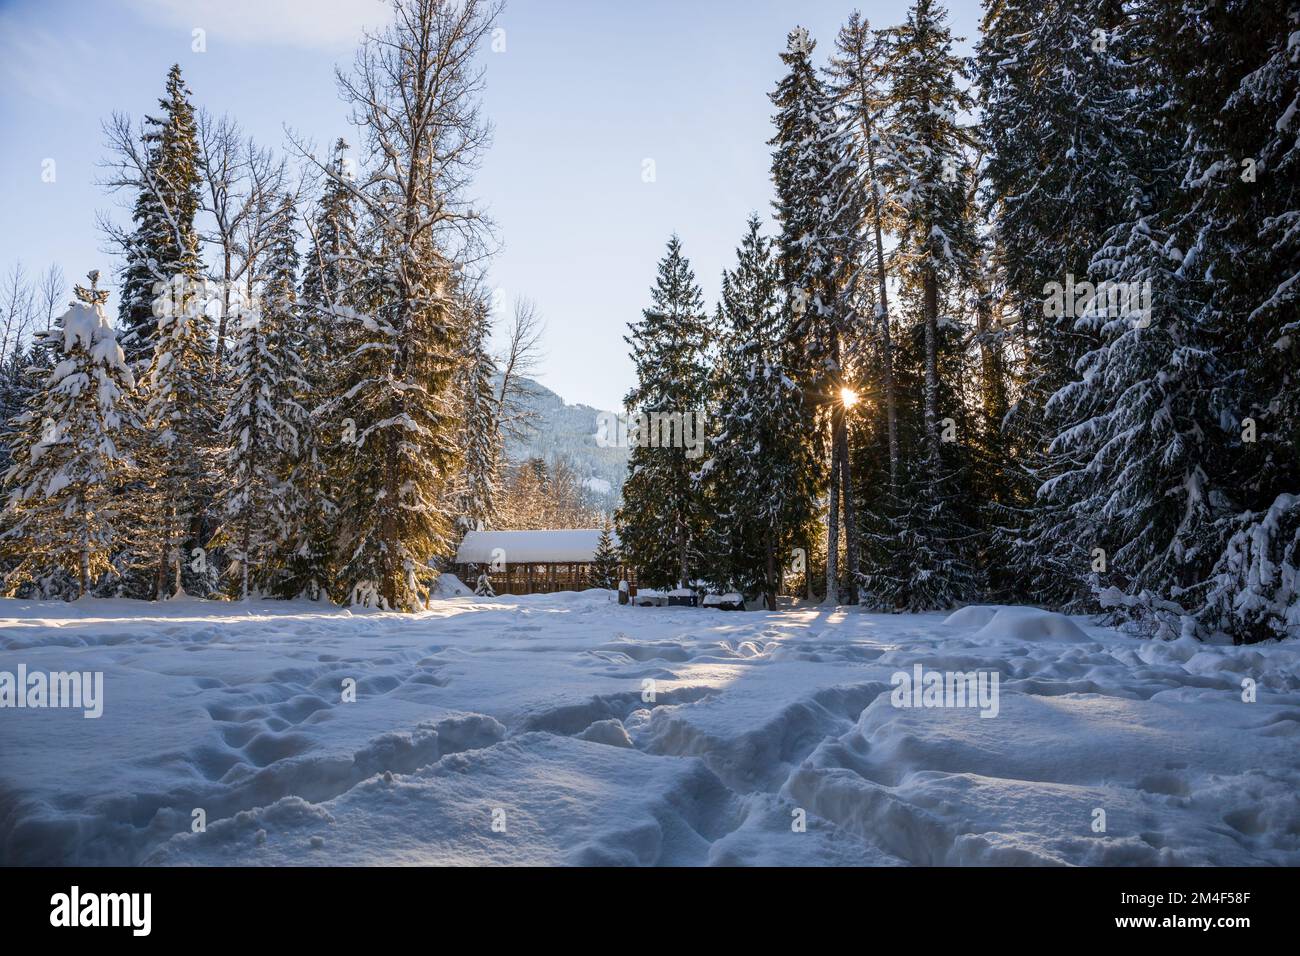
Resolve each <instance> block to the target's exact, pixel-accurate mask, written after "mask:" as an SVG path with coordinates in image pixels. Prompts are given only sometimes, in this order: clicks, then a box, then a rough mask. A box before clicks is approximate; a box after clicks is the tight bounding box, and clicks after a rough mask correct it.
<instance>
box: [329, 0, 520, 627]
mask: <svg viewBox="0 0 1300 956" xmlns="http://www.w3.org/2000/svg"><path fill="white" fill-rule="evenodd" d="M393 8H394V14H395V16H394V18H393V23H392V25H390V26H389V27H387V28H386V29H384V30H383V31H381V32H380V33H378V34H370V35H367V37H366V39H365V41H364V42H363V44H362V47H361V50H360V51H359V53H358V56H357V62H356V68H355V70H354V71H353V72H352V73H351V74H340V76H339V81H340V86H341V88H342V90H343V92H344V96H345V98H346V99H347V100H348V102H349V103H350V104H351V106H352V108H353V113H354V116H355V118H356V119H357V120H358V121H359V123H360V125H362V126H363V128H364V129H365V132H366V137H367V160H368V162H367V163H364V164H363V166H366V167H367V168H368V169H369V176H368V178H367V179H366V180H365V181H364V182H361V183H359V184H357V186H356V188H355V190H354V192H355V194H356V195H358V196H360V197H361V198H362V199H363V201H364V202H365V203H366V206H367V209H368V212H369V214H370V218H371V221H372V223H373V228H374V232H375V240H376V241H375V242H374V243H373V245H372V246H371V248H370V249H369V250H368V253H369V257H370V262H369V263H368V264H367V266H368V268H367V272H368V275H367V278H366V281H367V282H368V283H369V286H370V294H369V299H368V301H366V302H364V303H363V304H362V308H363V311H360V312H358V313H357V314H356V315H355V316H354V318H353V319H351V320H350V321H349V326H350V328H349V330H348V332H347V333H346V337H347V339H348V354H347V356H346V358H345V361H346V362H347V363H348V377H347V378H346V379H345V380H344V381H342V382H340V386H341V391H340V396H339V399H338V401H337V402H336V403H335V404H334V406H333V407H334V408H335V409H337V411H338V413H339V415H340V417H341V418H345V419H350V420H351V428H352V430H353V432H354V436H355V437H354V440H353V441H352V442H351V444H350V446H349V453H348V454H347V455H346V456H345V460H344V462H343V463H342V466H341V470H342V471H343V475H342V481H341V487H340V492H339V509H340V511H339V521H338V530H339V535H338V539H337V545H336V562H335V566H336V568H337V574H336V580H337V585H336V590H337V591H338V593H339V594H340V595H346V597H347V599H348V600H350V601H352V602H353V603H372V604H378V605H380V606H383V607H387V608H391V609H395V610H412V609H416V608H420V607H423V605H424V602H425V600H426V598H427V594H428V586H429V584H430V582H431V580H432V577H433V571H432V570H431V567H430V561H431V560H432V559H435V558H439V557H443V556H446V555H447V554H449V553H450V551H451V549H452V547H453V544H454V537H453V527H452V525H453V515H452V513H451V510H452V509H451V503H450V502H451V490H452V489H453V487H454V483H455V481H456V478H457V476H458V475H459V474H460V463H459V449H458V447H457V440H456V432H457V422H456V406H455V402H456V397H457V396H456V389H455V385H456V375H457V370H458V367H459V358H460V356H459V353H458V349H457V346H458V344H459V342H458V338H457V335H456V326H455V318H456V309H455V300H454V295H455V286H454V281H453V276H454V274H455V273H456V272H457V271H458V263H457V262H456V261H454V260H455V259H457V258H458V257H459V258H460V259H461V260H462V261H463V259H464V258H468V257H470V256H475V255H477V252H478V248H479V246H478V245H477V244H476V243H477V240H478V238H479V237H480V236H481V233H482V229H483V219H482V216H481V214H480V213H479V211H478V210H476V209H475V208H474V206H473V205H472V204H471V203H470V201H469V199H468V197H467V196H466V194H465V193H466V188H467V185H468V182H469V178H470V176H471V174H472V172H473V170H474V168H475V165H476V162H477V157H478V156H479V154H480V152H481V149H482V147H483V145H484V143H485V142H486V140H487V129H486V128H485V126H484V123H483V121H482V119H481V116H480V113H479V104H478V97H479V93H480V91H481V89H482V83H483V73H482V68H481V66H480V65H479V64H478V61H477V60H476V57H475V52H476V51H477V50H479V49H481V48H482V41H483V39H484V38H485V37H487V36H488V35H489V34H490V32H491V30H492V28H493V23H494V21H495V17H496V13H497V8H496V7H495V6H493V5H492V4H490V3H485V2H482V0H464V2H461V3H458V4H444V3H433V2H429V0H393Z"/></svg>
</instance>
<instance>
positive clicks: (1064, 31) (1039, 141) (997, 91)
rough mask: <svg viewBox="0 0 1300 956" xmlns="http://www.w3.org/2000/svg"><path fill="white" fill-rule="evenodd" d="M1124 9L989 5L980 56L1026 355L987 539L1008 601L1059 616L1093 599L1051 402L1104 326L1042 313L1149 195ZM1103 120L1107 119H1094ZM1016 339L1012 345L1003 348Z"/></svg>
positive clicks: (1008, 321)
mask: <svg viewBox="0 0 1300 956" xmlns="http://www.w3.org/2000/svg"><path fill="white" fill-rule="evenodd" d="M1127 19H1128V17H1127V13H1126V11H1125V9H1124V5H1123V4H1122V3H1121V2H1119V0H1063V2H1061V3H1058V4H1054V5H1051V6H1048V5H1044V4H1041V3H1031V2H1025V0H1005V2H1001V3H997V4H989V5H988V7H987V10H986V13H985V16H984V20H983V23H982V35H981V38H980V41H979V43H978V44H977V47H976V50H977V53H976V56H975V58H974V60H973V64H972V65H973V73H974V78H975V80H976V83H977V89H978V93H979V101H980V107H981V110H982V115H983V119H982V124H981V127H980V130H981V140H982V147H983V150H984V153H985V156H986V160H985V163H984V165H983V168H982V169H981V176H982V183H983V204H984V212H985V215H987V216H988V217H989V218H990V219H991V220H992V222H993V233H992V242H993V243H994V245H995V256H996V259H997V261H998V263H999V266H1000V269H1001V273H1002V274H1001V277H1000V280H1001V283H1002V285H1003V287H1004V291H1003V293H1002V298H1003V301H1002V302H1001V304H1000V311H1001V313H1002V314H1001V321H1000V324H1003V325H1005V326H1007V327H1009V328H1011V329H1014V332H1015V334H1014V336H1013V337H1012V338H1010V340H1009V341H1010V342H1011V343H1013V344H1015V345H1016V346H1017V347H1018V348H1019V351H1020V352H1022V353H1023V355H1024V361H1023V363H1022V366H1021V367H1020V368H1019V369H1018V371H1017V378H1018V387H1017V389H1016V392H1015V395H1014V396H1013V397H1009V398H1008V414H1007V415H1005V416H1004V421H1003V423H1002V425H1003V435H1002V436H1001V441H1000V442H999V445H1000V447H1002V448H1004V449H1006V450H1007V452H1008V455H1009V458H1008V459H1007V460H1006V461H1005V464H1004V466H1003V473H1004V480H1003V485H1004V489H1005V499H1004V501H1003V502H1001V503H1000V504H1001V507H999V508H996V509H994V512H993V514H994V517H995V518H996V520H997V525H998V528H997V530H995V532H994V534H993V541H992V542H991V544H992V547H993V548H994V550H995V552H996V553H998V554H1000V555H1004V556H1005V557H1006V559H1007V560H1008V561H1009V562H1010V567H1009V569H1008V573H1007V574H1006V575H1004V580H1010V581H1016V582H1019V585H1018V586H1017V587H1016V588H1015V589H1014V590H1013V592H1012V594H1011V595H1010V596H1012V597H1019V598H1021V599H1029V600H1032V601H1036V602H1041V603H1045V604H1048V605H1052V606H1067V607H1079V606H1081V602H1086V600H1087V595H1088V591H1089V589H1088V586H1087V582H1086V575H1087V573H1088V569H1089V567H1090V557H1089V550H1090V547H1085V544H1086V543H1087V542H1088V541H1090V540H1091V535H1090V534H1088V533H1085V534H1082V535H1081V534H1078V533H1076V532H1075V531H1072V532H1068V533H1062V532H1063V529H1064V526H1065V525H1066V524H1067V523H1068V522H1069V521H1070V516H1069V515H1067V514H1066V513H1065V509H1064V505H1063V504H1062V502H1060V501H1059V500H1056V499H1053V498H1052V497H1051V496H1038V495H1037V494H1036V492H1037V490H1038V488H1039V487H1040V486H1041V485H1043V484H1044V483H1045V482H1048V481H1050V480H1051V479H1053V478H1054V477H1055V476H1057V475H1060V474H1062V473H1063V472H1064V471H1065V470H1066V469H1068V468H1069V467H1070V459H1069V456H1068V455H1065V454H1060V453H1054V452H1052V451H1051V450H1050V449H1049V445H1050V443H1051V440H1052V438H1053V437H1054V436H1055V435H1056V434H1058V433H1059V432H1060V431H1061V429H1062V426H1063V424H1064V421H1063V420H1062V419H1058V418H1055V417H1054V415H1055V413H1056V412H1063V411H1064V410H1063V409H1061V408H1059V407H1058V408H1056V409H1055V410H1054V412H1051V413H1049V411H1048V409H1047V403H1048V400H1049V398H1050V397H1051V396H1052V395H1053V394H1055V392H1056V391H1057V390H1058V389H1060V388H1061V387H1063V386H1064V385H1065V384H1066V383H1068V382H1070V381H1072V380H1073V379H1074V378H1075V377H1076V374H1077V372H1076V366H1077V363H1078V362H1079V360H1080V359H1081V358H1082V357H1083V356H1084V355H1085V354H1086V353H1088V352H1089V351H1090V350H1091V349H1093V348H1095V347H1096V345H1097V344H1098V336H1097V332H1096V328H1095V326H1093V325H1091V324H1089V323H1079V322H1077V321H1076V319H1077V318H1078V317H1077V316H1076V315H1074V314H1073V312H1074V310H1073V309H1071V310H1069V313H1066V312H1065V311H1053V310H1050V309H1048V308H1045V303H1046V301H1047V294H1048V286H1049V284H1050V283H1053V282H1054V283H1058V284H1062V285H1064V284H1066V283H1068V282H1069V281H1070V280H1071V278H1073V280H1074V281H1077V282H1079V283H1082V282H1084V281H1086V280H1087V279H1088V278H1089V277H1090V276H1091V278H1092V280H1093V281H1094V282H1095V281H1097V279H1098V278H1099V277H1097V276H1092V274H1091V272H1090V268H1091V260H1092V256H1093V255H1094V253H1096V251H1097V250H1098V249H1100V248H1101V245H1102V243H1103V241H1104V240H1105V238H1106V235H1107V233H1108V231H1109V230H1110V229H1111V228H1112V227H1113V226H1114V225H1115V224H1116V223H1118V222H1119V221H1120V220H1121V218H1122V217H1123V210H1124V208H1125V204H1126V203H1128V202H1129V201H1130V199H1131V197H1132V196H1133V195H1134V194H1135V193H1137V192H1139V191H1140V190H1141V188H1142V186H1141V184H1140V182H1139V181H1137V180H1136V179H1135V178H1134V170H1133V169H1132V168H1131V166H1130V164H1129V162H1128V159H1127V157H1129V156H1132V155H1134V154H1137V153H1141V152H1142V150H1143V149H1144V148H1145V147H1144V144H1143V141H1142V136H1143V134H1142V131H1141V129H1140V128H1138V127H1135V126H1134V125H1132V124H1131V123H1123V122H1117V121H1116V120H1117V119H1118V118H1119V117H1121V116H1130V117H1131V115H1132V110H1131V109H1130V108H1129V105H1128V104H1129V100H1130V98H1131V96H1132V91H1133V90H1134V89H1135V88H1137V87H1136V84H1137V83H1138V82H1139V81H1138V77H1137V74H1136V72H1135V71H1136V69H1137V63H1138V62H1139V58H1137V57H1135V56H1134V55H1133V50H1132V48H1131V37H1130V32H1129V30H1128V27H1127ZM1097 116H1105V117H1107V118H1108V121H1107V122H1100V123H1099V122H1096V121H1095V117H1097ZM1006 340H1007V339H1005V338H1004V341H1006Z"/></svg>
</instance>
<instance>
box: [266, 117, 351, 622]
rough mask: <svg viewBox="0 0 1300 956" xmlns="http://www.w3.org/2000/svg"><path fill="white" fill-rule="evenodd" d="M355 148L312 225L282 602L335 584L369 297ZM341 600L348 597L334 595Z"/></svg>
mask: <svg viewBox="0 0 1300 956" xmlns="http://www.w3.org/2000/svg"><path fill="white" fill-rule="evenodd" d="M348 148H349V147H348V144H347V142H346V141H345V140H343V139H339V140H338V141H337V142H336V143H335V145H334V152H333V155H332V157H331V159H330V163H329V165H328V166H327V167H326V169H325V174H324V184H323V188H322V191H321V197H320V201H319V203H318V205H317V208H316V212H315V215H314V216H313V217H312V218H311V219H310V221H309V222H308V224H307V229H308V236H309V241H308V244H307V253H306V255H305V257H304V259H303V263H302V285H301V289H300V292H299V296H298V306H299V307H298V310H297V315H298V322H297V324H296V330H297V334H296V336H295V337H294V338H293V342H294V345H295V348H296V351H297V353H298V356H299V359H300V361H301V364H302V368H303V374H302V379H301V383H300V384H301V388H300V391H299V395H298V403H299V404H300V405H301V406H302V408H303V409H304V410H305V411H306V413H307V414H306V415H305V417H304V419H303V420H302V421H301V422H300V423H299V433H298V443H297V454H296V455H295V457H294V460H293V463H292V466H291V476H290V483H291V485H292V488H293V490H294V509H293V511H294V520H293V539H292V540H291V541H289V542H286V553H285V554H284V555H282V557H281V559H280V561H279V564H280V566H281V567H282V569H283V572H284V574H283V577H282V578H281V579H280V580H279V581H278V583H277V584H276V587H277V588H278V589H279V590H280V592H281V593H282V594H283V596H286V597H297V596H299V595H306V596H308V597H310V598H312V599H314V600H315V599H319V597H320V596H321V595H322V594H327V593H328V592H329V588H330V586H331V583H332V580H333V568H332V562H333V557H334V547H335V530H336V529H335V524H336V521H337V516H338V506H337V501H338V497H339V494H340V489H341V482H342V479H343V476H344V471H343V463H344V462H345V461H346V460H347V457H348V456H347V453H346V444H345V436H346V435H348V434H350V432H349V430H348V428H349V426H347V425H346V424H345V423H344V422H342V421H341V420H340V419H339V416H338V414H337V404H336V403H337V401H338V399H339V398H340V396H341V394H342V383H343V382H344V381H346V379H347V376H348V370H347V365H346V362H347V358H348V357H349V356H350V354H351V351H352V348H353V347H354V346H355V343H351V342H350V341H349V338H348V335H349V331H350V329H352V328H355V327H356V323H354V322H350V321H349V320H350V319H352V318H354V316H355V314H356V313H355V312H354V311H353V309H354V306H355V305H356V304H357V303H358V301H359V297H360V296H361V295H362V288H363V287H362V278H363V249H362V241H361V238H360V229H359V224H358V219H357V212H356V206H357V202H358V200H357V199H356V197H355V196H354V189H355V183H356V175H355V171H354V169H353V164H352V161H351V159H350V158H349V157H348V155H347V152H348ZM334 596H335V597H337V598H339V599H342V597H343V596H340V595H334Z"/></svg>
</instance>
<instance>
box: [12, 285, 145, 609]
mask: <svg viewBox="0 0 1300 956" xmlns="http://www.w3.org/2000/svg"><path fill="white" fill-rule="evenodd" d="M89 278H90V287H89V288H86V287H82V286H77V288H76V295H77V301H76V302H74V303H73V304H72V307H71V308H70V309H69V310H68V311H67V312H66V313H64V315H63V316H62V317H61V318H60V319H59V320H58V323H57V325H56V326H55V327H54V328H52V329H50V330H49V331H45V332H38V333H37V336H38V341H39V342H40V345H41V347H42V348H44V349H46V350H49V351H50V352H51V353H53V355H54V357H55V358H56V362H55V364H54V365H53V367H52V368H51V369H49V371H48V374H47V375H46V376H45V377H44V379H43V381H42V382H41V383H40V387H39V389H38V390H37V391H35V392H34V393H33V394H32V395H31V396H30V397H29V399H28V403H27V407H26V409H25V410H24V411H23V412H22V414H21V415H19V416H18V418H17V419H16V420H15V423H14V424H15V438H14V442H13V446H12V460H13V464H12V466H11V467H10V469H9V471H8V473H7V474H6V475H5V486H6V487H7V488H8V490H9V492H8V503H7V509H6V515H5V522H4V531H3V533H2V534H0V549H2V550H3V552H4V553H5V554H6V555H7V556H9V557H11V558H13V559H14V561H15V563H14V564H13V566H12V567H11V568H10V570H9V573H8V575H7V576H6V579H5V586H6V589H7V590H8V591H9V592H10V593H12V592H13V591H14V590H15V589H16V588H18V587H21V586H23V585H26V584H30V583H32V582H37V583H38V584H39V583H40V582H49V580H50V577H51V575H57V574H58V573H59V572H62V573H63V574H65V575H66V576H67V578H68V579H70V580H72V581H75V582H76V585H75V587H76V594H77V595H78V596H84V595H85V594H87V593H89V590H90V588H91V586H92V585H93V584H94V582H95V581H96V580H97V579H98V578H99V577H101V576H102V575H104V574H105V573H107V572H109V571H110V570H112V557H113V555H114V553H115V552H116V550H117V549H118V548H119V547H120V546H121V543H122V540H123V539H124V538H125V536H126V535H127V533H128V528H127V527H126V524H127V522H128V521H129V507H128V506H127V502H126V501H125V499H124V497H123V495H122V488H123V485H124V484H125V483H126V482H127V481H128V480H129V479H130V477H131V473H132V471H133V467H134V462H133V460H132V457H131V444H132V441H133V430H134V429H135V428H136V427H137V425H138V423H137V422H136V421H135V420H134V413H133V409H132V405H131V393H132V391H133V390H134V388H135V381H134V378H133V376H132V374H131V369H130V366H129V364H128V363H127V361H126V356H125V354H124V353H123V351H122V348H121V346H120V345H118V342H117V335H116V333H115V331H114V330H113V327H112V326H111V325H109V323H108V319H107V318H105V316H104V302H105V301H106V300H107V298H108V293H107V292H106V291H100V290H99V289H98V288H97V287H96V282H97V280H98V278H99V273H98V272H91V273H90V276H89ZM41 590H45V588H41Z"/></svg>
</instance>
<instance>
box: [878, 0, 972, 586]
mask: <svg viewBox="0 0 1300 956" xmlns="http://www.w3.org/2000/svg"><path fill="white" fill-rule="evenodd" d="M886 37H887V42H888V51H889V52H888V56H889V63H890V70H889V75H890V86H889V89H888V93H887V97H886V99H885V102H884V106H883V113H882V120H881V121H882V124H883V125H884V134H883V135H882V136H881V143H882V147H883V155H882V157H881V166H882V175H883V176H884V178H885V181H886V183H887V184H888V188H889V190H890V191H891V192H892V193H893V194H895V195H896V196H897V197H898V208H899V215H898V221H897V227H896V228H897V240H898V241H897V245H896V246H895V249H894V250H893V256H892V258H893V261H894V263H895V268H896V269H897V272H898V275H899V277H900V279H901V280H902V283H901V286H902V287H901V293H902V298H901V303H900V304H901V305H902V306H903V307H904V309H906V311H907V312H908V313H909V314H910V315H911V316H912V317H914V321H913V323H912V325H911V327H910V329H908V330H907V331H908V336H909V341H908V342H907V343H905V347H904V350H903V351H904V353H905V354H904V361H903V363H901V364H905V365H907V364H910V368H908V369H904V370H903V371H904V375H905V377H907V378H908V379H910V383H911V392H912V396H913V404H912V407H913V408H915V409H917V410H919V415H917V416H916V417H917V418H918V419H919V420H918V421H913V422H911V423H910V429H909V430H910V434H911V439H912V440H911V442H910V448H909V451H908V455H907V461H906V463H905V466H904V470H903V479H902V486H901V490H902V494H901V495H900V496H899V497H897V498H895V499H894V500H893V501H892V502H891V506H890V507H888V508H887V509H884V511H883V513H882V514H881V515H879V516H877V518H876V521H875V527H874V528H873V529H872V532H871V533H870V535H869V536H868V537H869V538H870V540H871V542H872V543H873V545H872V556H871V558H870V562H871V563H872V565H873V566H872V567H871V568H869V570H868V574H867V581H868V585H869V589H870V590H871V592H872V593H871V595H870V597H869V601H870V603H872V604H875V605H877V606H886V607H907V608H909V609H911V610H922V609H925V608H942V607H949V606H951V605H953V604H956V603H960V602H962V601H966V600H970V599H972V598H973V597H975V596H976V595H977V594H978V593H979V589H980V581H979V567H978V554H977V551H978V541H977V537H976V528H975V527H974V525H973V514H972V507H971V506H972V501H971V498H972V496H971V493H970V492H971V488H970V485H969V474H968V471H969V468H968V465H969V461H968V453H967V451H966V450H965V449H964V448H963V446H962V440H963V439H964V438H966V437H968V436H969V434H970V430H969V427H968V423H966V422H965V420H964V419H965V412H964V410H965V408H966V402H965V401H964V400H963V397H962V394H961V392H962V383H963V380H964V368H963V362H964V354H963V345H962V340H963V338H964V334H963V333H964V329H963V324H964V323H963V315H962V312H963V310H964V307H965V302H966V292H967V289H966V279H967V278H968V277H969V275H970V274H971V272H972V270H973V262H974V259H975V254H976V240H975V235H974V229H973V223H972V222H971V219H970V215H969V200H968V185H969V183H970V181H971V177H972V171H971V158H970V152H971V148H972V146H973V139H972V135H971V132H970V130H969V129H968V128H966V127H965V126H963V125H962V121H961V116H962V114H963V113H964V112H966V111H967V110H969V109H970V106H971V102H970V98H969V96H968V94H967V93H966V92H965V90H964V89H963V87H962V85H961V80H962V78H963V76H964V65H963V63H962V61H961V60H960V59H959V58H958V57H956V56H955V54H954V53H953V45H954V40H953V37H952V34H951V32H950V30H949V29H948V26H947V13H946V11H945V10H944V9H943V8H942V7H941V6H940V5H938V4H936V3H933V2H932V0H917V2H916V3H915V4H914V5H913V7H912V9H911V10H910V11H909V13H908V16H907V20H906V21H905V22H904V23H903V24H902V25H900V26H898V27H895V28H893V29H891V30H890V31H888V32H887V34H886ZM963 426H967V427H965V428H964V427H963ZM890 511H892V512H893V514H892V515H891V514H890Z"/></svg>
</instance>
